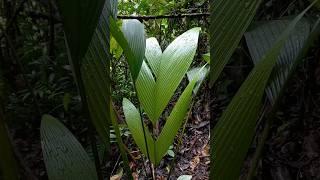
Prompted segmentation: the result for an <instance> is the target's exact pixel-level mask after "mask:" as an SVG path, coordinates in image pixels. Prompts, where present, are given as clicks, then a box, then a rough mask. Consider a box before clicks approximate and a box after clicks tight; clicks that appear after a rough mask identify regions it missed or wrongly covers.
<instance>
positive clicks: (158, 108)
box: [123, 28, 207, 165]
mask: <svg viewBox="0 0 320 180" xmlns="http://www.w3.org/2000/svg"><path fill="white" fill-rule="evenodd" d="M199 31H200V28H193V29H190V30H188V31H187V32H185V33H183V34H182V35H180V36H179V37H177V38H176V39H175V40H174V41H173V42H172V43H171V44H170V45H169V46H168V47H167V48H166V50H164V51H163V52H162V50H161V48H160V46H159V43H158V41H157V40H156V39H155V38H153V37H152V38H149V39H147V40H146V50H145V59H144V61H143V63H142V66H141V69H140V73H139V75H138V77H137V80H136V82H135V87H136V91H137V95H138V98H139V102H140V103H141V107H142V108H143V110H144V112H145V113H146V115H147V116H148V117H149V119H150V121H151V123H152V126H153V130H154V131H153V133H152V132H149V131H148V128H147V126H146V125H145V124H144V122H143V120H142V119H143V116H142V113H141V112H139V111H140V110H138V109H139V108H138V109H137V108H136V107H135V106H134V105H133V104H132V103H131V102H130V101H129V100H128V99H126V98H124V99H123V111H124V114H125V118H126V122H127V124H128V128H129V129H130V131H131V133H132V136H133V138H134V140H135V142H136V143H137V145H138V146H139V148H140V150H141V151H142V152H143V153H144V154H145V155H147V157H149V158H150V160H151V162H152V163H153V164H154V165H158V164H159V162H160V161H161V159H162V157H163V156H164V155H165V154H166V152H167V150H168V149H169V146H170V145H171V144H172V143H173V140H174V138H175V136H176V134H177V133H178V131H179V129H180V127H181V125H182V123H183V120H184V118H185V116H186V113H187V111H188V108H189V105H190V103H191V101H192V95H193V94H192V92H193V90H194V88H195V86H196V83H201V82H199V80H203V78H200V77H201V74H203V73H201V72H204V71H205V70H207V69H206V67H203V68H200V69H197V70H198V72H195V71H194V70H193V73H195V75H194V76H193V78H190V81H189V83H188V85H187V87H186V88H185V89H184V90H183V92H182V94H181V95H180V97H179V99H178V100H177V102H176V103H175V106H174V107H173V109H172V111H171V113H170V115H169V116H168V117H166V122H165V125H164V127H163V128H162V130H161V132H160V131H159V130H160V129H159V128H160V127H159V118H160V117H161V115H162V113H163V111H164V110H165V108H166V107H167V106H168V103H169V102H170V99H171V98H172V96H173V95H174V93H175V91H176V89H177V87H178V86H179V84H180V82H181V80H182V79H183V78H184V77H185V76H186V73H187V71H188V69H189V66H190V64H191V62H192V60H193V58H194V55H195V53H196V49H197V44H198V36H199Z"/></svg>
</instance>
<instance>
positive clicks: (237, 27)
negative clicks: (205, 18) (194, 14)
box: [209, 0, 261, 85]
mask: <svg viewBox="0 0 320 180" xmlns="http://www.w3.org/2000/svg"><path fill="white" fill-rule="evenodd" d="M260 3H261V0H212V1H210V5H211V6H210V7H211V8H210V12H211V16H210V27H209V32H210V47H211V48H210V54H211V68H210V69H211V72H210V85H213V83H214V82H215V81H216V80H217V79H218V77H219V75H220V74H221V72H222V70H223V68H224V66H225V65H226V64H227V63H228V61H229V59H230V57H231V56H232V54H233V52H234V50H235V49H236V47H237V46H238V44H239V42H240V40H241V38H242V36H243V33H244V32H245V31H246V29H247V28H248V26H249V24H250V22H251V21H252V19H253V17H254V15H255V12H256V10H257V8H258V7H259V5H260Z"/></svg>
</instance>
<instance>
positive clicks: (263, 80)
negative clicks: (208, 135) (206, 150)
mask: <svg viewBox="0 0 320 180" xmlns="http://www.w3.org/2000/svg"><path fill="white" fill-rule="evenodd" d="M312 5H313V4H312ZM312 5H310V6H309V7H308V8H307V9H306V10H305V11H303V12H302V13H301V14H299V15H298V16H297V17H296V18H295V19H294V20H293V21H292V22H290V24H288V25H287V27H286V29H285V30H284V31H283V33H282V34H281V35H280V36H279V38H278V39H277V41H276V43H275V44H274V45H273V46H272V48H271V49H269V50H268V51H267V53H266V54H265V55H264V56H263V57H262V59H261V61H260V62H259V63H258V64H257V65H256V66H255V67H254V69H253V70H252V71H251V73H250V74H249V76H248V78H247V79H246V80H245V82H244V83H243V84H242V86H241V87H240V89H239V90H238V92H237V93H236V95H235V96H234V98H233V99H232V101H231V103H230V105H229V106H228V107H227V109H226V110H225V111H224V112H223V114H222V117H221V118H220V120H219V122H218V123H217V125H216V126H215V128H214V129H213V143H212V151H213V156H212V161H211V162H213V169H212V171H211V174H210V178H212V179H238V178H239V174H240V170H241V166H242V163H243V160H244V158H245V156H246V153H247V150H248V148H249V146H250V143H251V140H252V137H253V135H254V129H255V125H256V119H257V117H258V115H259V112H260V109H261V104H262V98H263V94H264V90H265V87H266V85H267V83H268V79H269V77H270V74H271V73H272V70H273V68H274V66H275V65H276V62H277V59H278V56H279V54H280V52H281V49H282V48H283V46H284V45H285V43H286V41H287V39H288V37H289V36H290V34H291V32H292V31H293V30H294V28H295V26H296V25H297V23H298V22H299V21H300V19H301V18H302V17H303V15H304V14H305V12H306V11H307V10H308V9H310V8H311V6H312Z"/></svg>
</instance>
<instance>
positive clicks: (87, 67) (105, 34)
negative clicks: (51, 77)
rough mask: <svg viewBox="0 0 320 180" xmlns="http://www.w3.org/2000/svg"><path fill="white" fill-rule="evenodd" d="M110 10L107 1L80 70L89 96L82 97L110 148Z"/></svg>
mask: <svg viewBox="0 0 320 180" xmlns="http://www.w3.org/2000/svg"><path fill="white" fill-rule="evenodd" d="M109 7H110V4H109V2H106V4H105V7H104V9H103V11H102V13H101V16H100V20H99V22H98V25H97V28H96V30H95V31H94V34H93V36H92V39H91V42H90V44H89V47H88V51H87V53H86V54H85V56H84V57H83V60H82V61H83V62H82V65H81V69H80V70H81V72H80V73H81V77H82V81H83V88H84V89H81V88H80V91H84V92H82V93H85V95H83V96H85V97H82V98H85V99H86V100H87V103H88V108H89V112H90V117H91V120H92V122H93V124H94V126H95V128H96V130H97V132H98V133H99V135H100V137H101V138H102V140H103V142H104V143H105V144H106V145H107V147H108V145H109V136H110V134H109V126H110V113H109V112H108V111H107V110H106V109H110V103H109V102H110V79H109V71H110V68H109V67H110V59H109V46H110V45H109V37H110V35H109V28H108V21H109V18H108V17H109V11H110V10H109ZM107 149H108V148H107ZM108 150H109V149H108ZM107 153H108V152H107Z"/></svg>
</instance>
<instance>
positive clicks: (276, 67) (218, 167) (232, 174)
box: [210, 1, 319, 179]
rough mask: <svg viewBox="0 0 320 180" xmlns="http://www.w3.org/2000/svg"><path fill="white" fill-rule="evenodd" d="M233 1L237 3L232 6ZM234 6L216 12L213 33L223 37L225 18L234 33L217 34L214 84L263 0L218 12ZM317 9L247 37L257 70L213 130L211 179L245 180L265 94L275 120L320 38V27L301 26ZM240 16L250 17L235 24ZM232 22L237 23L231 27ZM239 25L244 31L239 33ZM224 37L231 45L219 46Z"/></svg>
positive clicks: (265, 26)
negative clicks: (294, 78)
mask: <svg viewBox="0 0 320 180" xmlns="http://www.w3.org/2000/svg"><path fill="white" fill-rule="evenodd" d="M222 2H223V3H222ZM228 2H229V3H231V1H228ZM228 2H225V1H221V2H220V1H219V2H216V4H215V5H214V7H213V8H216V9H215V13H213V14H212V17H211V20H212V24H211V29H212V31H211V32H217V31H218V29H219V28H221V27H220V26H217V23H218V19H219V18H221V17H222V16H223V17H224V18H226V19H228V20H227V21H226V22H228V23H227V24H226V26H225V27H224V28H227V29H230V31H228V33H226V34H221V33H220V35H219V33H218V34H216V33H215V34H211V46H212V45H213V46H212V47H213V48H211V54H213V55H211V56H210V57H211V62H212V63H211V65H212V66H211V68H212V71H211V84H213V83H214V82H215V81H216V80H217V79H218V76H219V74H220V72H221V71H222V69H223V67H224V66H225V64H226V63H227V60H228V59H229V58H230V56H231V54H232V53H233V51H234V49H235V47H236V46H237V44H238V43H239V41H235V42H232V41H231V39H232V38H230V37H232V36H233V37H237V39H238V40H240V38H241V37H242V35H243V33H244V31H245V30H246V28H247V27H248V24H249V23H250V21H251V19H252V17H253V16H254V12H255V10H256V7H257V6H258V5H259V2H260V1H252V2H251V1H245V3H246V4H243V6H242V5H241V6H233V8H234V9H233V10H230V11H228V13H227V14H225V13H224V12H222V9H221V8H217V6H227V4H228ZM232 3H234V2H232ZM243 3H244V2H243ZM240 4H241V3H240ZM313 5H314V3H313V4H311V5H310V6H309V7H308V8H306V9H305V10H304V11H303V12H302V13H300V14H299V15H298V16H297V17H296V18H295V19H293V20H292V21H288V20H283V21H276V22H268V23H266V24H263V25H261V26H258V28H257V29H255V30H253V31H250V32H248V33H247V34H246V40H247V44H248V46H249V50H250V54H251V55H252V58H253V61H254V63H255V66H254V68H253V70H252V71H251V73H250V74H249V76H248V78H247V79H246V80H245V81H244V83H243V84H242V85H241V87H240V89H239V90H238V92H237V93H236V95H235V96H234V98H233V99H232V101H231V103H230V104H229V106H228V107H227V108H226V110H225V111H224V112H223V114H222V116H221V118H220V119H219V121H218V123H217V125H216V126H215V127H214V129H213V130H212V131H213V141H212V144H211V151H212V156H211V160H212V161H211V163H213V165H212V167H213V168H212V170H211V172H210V178H212V179H238V178H239V175H240V171H241V167H242V164H243V161H244V158H245V156H246V154H247V151H248V148H249V146H250V144H251V141H252V138H253V136H254V132H255V131H254V130H255V127H256V124H257V119H258V117H259V114H260V112H261V109H262V104H263V101H262V100H263V95H264V91H265V90H266V92H267V96H268V98H269V100H270V102H271V105H272V109H273V110H272V111H271V115H270V114H269V115H268V117H269V118H270V117H272V113H274V112H275V110H274V108H276V106H275V105H276V104H277V101H278V98H279V97H280V95H281V93H282V92H283V87H284V85H285V84H286V82H287V79H288V78H289V74H291V73H292V72H293V68H294V67H295V66H296V65H297V62H298V60H301V59H302V57H303V55H304V53H305V52H306V51H307V49H308V47H309V46H310V44H311V42H312V41H313V40H314V38H315V37H316V36H317V35H318V34H319V32H317V31H318V30H319V29H318V23H316V24H315V25H314V28H313V30H311V29H310V28H309V27H310V24H309V23H306V22H305V21H303V20H302V21H301V19H302V17H303V15H304V14H305V13H306V12H307V11H308V10H309V9H310V8H311V7H312V6H313ZM231 9H232V8H231ZM234 11H237V12H239V13H238V14H246V15H245V16H238V18H239V19H237V20H236V22H234V20H233V15H235V14H234V13H233V12H234ZM221 13H223V14H221ZM249 16H250V17H249ZM229 20H230V21H231V22H233V23H231V22H230V23H229ZM234 24H237V26H238V27H240V28H233V25H234ZM229 33H230V34H229ZM231 34H232V35H231ZM291 34H292V35H291ZM219 38H221V39H222V40H223V39H224V40H225V41H226V42H225V43H223V42H222V41H221V40H220V41H219V42H218V40H217V39H219ZM215 45H216V46H215ZM214 47H215V48H216V49H215V48H214ZM214 49H215V50H214ZM213 61H214V62H213ZM217 64H218V65H217ZM215 66H216V67H215ZM215 70H216V71H215ZM266 88H267V89H266ZM267 122H268V123H267V125H266V129H268V128H269V127H270V122H271V121H270V120H269V121H267ZM266 134H267V130H266V131H265V130H264V135H263V138H264V139H262V143H261V144H260V145H259V148H258V150H257V154H256V155H255V161H254V162H253V163H254V165H253V166H255V164H256V163H257V159H258V156H259V154H260V153H261V149H262V145H263V141H264V140H265V138H266ZM253 172H254V167H253V168H252V169H251V170H250V173H251V174H250V175H249V177H248V178H249V179H250V178H252V174H253Z"/></svg>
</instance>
